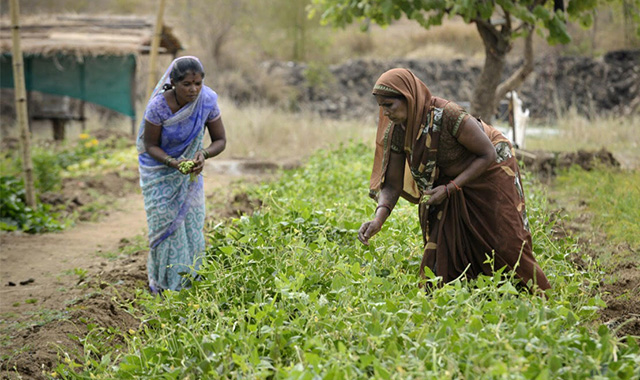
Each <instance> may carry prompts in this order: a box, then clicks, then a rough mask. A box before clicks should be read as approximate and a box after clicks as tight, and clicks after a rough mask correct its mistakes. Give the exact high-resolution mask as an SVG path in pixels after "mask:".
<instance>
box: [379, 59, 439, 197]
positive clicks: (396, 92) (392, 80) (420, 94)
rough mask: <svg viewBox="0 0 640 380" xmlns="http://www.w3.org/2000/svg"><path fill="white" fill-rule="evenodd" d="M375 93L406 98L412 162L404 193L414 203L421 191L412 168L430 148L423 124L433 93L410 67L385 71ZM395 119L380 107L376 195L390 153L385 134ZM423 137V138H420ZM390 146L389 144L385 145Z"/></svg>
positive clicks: (407, 148)
mask: <svg viewBox="0 0 640 380" xmlns="http://www.w3.org/2000/svg"><path fill="white" fill-rule="evenodd" d="M373 94H374V95H382V96H391V97H399V96H400V97H403V98H404V99H405V100H406V101H407V122H406V125H405V139H404V150H405V152H407V155H408V156H407V157H408V159H410V161H408V162H407V167H406V168H405V178H404V186H403V192H402V196H403V197H404V198H406V199H407V200H409V201H411V202H414V203H415V202H417V201H418V199H419V198H420V193H419V191H418V188H417V186H416V184H415V181H414V180H413V178H412V177H411V170H410V168H411V167H416V168H417V167H419V166H420V163H422V162H423V161H424V158H425V155H426V154H427V153H428V150H429V149H428V147H427V146H426V144H425V143H424V142H422V140H420V137H421V136H422V132H423V128H422V127H421V126H422V125H423V124H424V123H425V121H426V119H427V115H428V114H429V110H430V109H429V108H430V104H431V99H432V97H431V92H430V91H429V89H428V88H427V85H425V84H424V83H423V82H422V81H421V80H420V79H418V77H416V76H415V75H414V74H413V73H412V72H411V71H409V70H408V69H402V68H398V69H391V70H389V71H386V72H385V73H383V74H382V75H381V76H380V78H378V80H377V81H376V83H375V85H374V87H373ZM393 127H399V126H394V125H392V122H391V121H390V120H389V118H388V117H387V116H384V114H383V111H382V108H380V118H379V121H378V131H377V137H376V152H375V155H374V161H373V171H372V173H371V181H370V184H369V185H370V186H369V188H370V194H371V195H372V197H374V198H376V197H377V194H378V193H379V191H380V189H381V187H382V183H383V182H384V172H385V171H386V162H385V161H386V160H385V157H387V155H388V154H389V153H388V152H385V149H388V147H385V143H384V140H385V136H390V133H392V132H393ZM419 140H420V141H419ZM386 145H388V144H386Z"/></svg>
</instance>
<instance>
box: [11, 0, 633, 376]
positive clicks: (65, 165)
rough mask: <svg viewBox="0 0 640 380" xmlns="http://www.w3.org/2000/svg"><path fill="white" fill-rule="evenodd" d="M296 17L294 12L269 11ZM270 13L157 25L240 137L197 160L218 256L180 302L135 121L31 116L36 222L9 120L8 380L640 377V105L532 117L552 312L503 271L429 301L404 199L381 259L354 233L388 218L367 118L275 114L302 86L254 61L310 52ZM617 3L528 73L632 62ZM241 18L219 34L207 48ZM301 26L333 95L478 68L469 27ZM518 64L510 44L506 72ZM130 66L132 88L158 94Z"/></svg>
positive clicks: (379, 243) (208, 15) (530, 193)
mask: <svg viewBox="0 0 640 380" xmlns="http://www.w3.org/2000/svg"><path fill="white" fill-rule="evenodd" d="M286 3H291V4H294V2H279V3H278V4H281V5H282V4H285V5H289V4H286ZM23 4H27V6H26V7H23V12H26V13H29V12H32V13H54V12H60V11H61V10H64V11H71V12H87V11H88V10H89V9H88V8H92V7H93V8H95V9H92V10H91V11H94V12H102V13H105V14H108V13H128V14H148V13H149V12H150V10H153V9H154V7H155V6H156V1H155V0H132V1H121V0H105V1H100V2H95V3H94V2H86V1H80V0H61V1H56V2H51V1H41V0H29V1H26V2H23ZM212 4H213V5H212ZM238 4H240V5H242V6H236V5H238ZM296 4H298V3H297V2H296ZM187 5H188V6H187ZM257 6H260V7H262V6H263V4H262V3H261V2H257V1H254V0H242V1H234V2H228V1H211V0H207V1H204V0H179V1H174V2H168V8H167V11H166V14H165V16H166V20H167V22H168V24H169V25H171V26H173V27H175V32H176V34H177V35H178V36H179V37H180V38H181V40H182V41H183V42H184V44H185V47H186V49H185V50H184V51H183V52H182V53H184V54H185V55H186V54H193V55H197V56H199V57H201V58H202V61H203V63H204V65H205V67H206V68H212V69H211V70H210V71H208V73H211V74H213V75H209V74H208V75H207V83H208V84H211V85H213V87H215V88H216V90H220V91H219V93H220V94H221V108H222V109H223V115H224V120H225V125H226V126H227V137H228V140H229V144H228V147H227V150H226V151H225V152H224V153H223V154H222V155H220V156H219V157H217V158H215V159H213V160H209V161H208V164H207V167H206V169H205V173H204V174H205V175H204V180H205V196H206V203H207V204H206V206H207V214H206V219H207V223H206V237H207V243H208V246H207V251H206V260H205V264H204V266H203V268H202V269H201V271H200V276H201V278H200V279H199V281H197V282H195V286H194V287H193V288H191V289H189V290H185V291H182V292H179V293H171V292H169V293H165V295H164V296H163V297H152V296H151V295H150V294H149V293H148V292H147V290H146V289H147V274H146V261H147V255H148V252H149V248H148V243H147V227H146V219H145V213H144V207H143V200H142V196H141V194H140V189H139V186H138V170H137V162H136V152H135V148H134V147H133V145H132V141H131V140H132V139H131V136H130V134H129V131H130V129H131V125H130V123H129V120H123V119H121V118H118V117H115V116H114V115H113V114H111V113H108V112H104V110H100V109H94V108H91V107H89V109H88V115H87V116H88V121H87V124H88V125H87V128H86V130H82V129H81V128H80V124H79V123H75V122H72V123H70V125H69V128H68V129H67V137H68V138H67V140H66V141H64V142H52V141H51V131H50V127H49V125H48V124H45V123H44V122H40V123H34V124H33V125H32V128H33V137H34V138H33V141H34V150H33V157H34V164H35V169H36V175H37V178H38V181H37V184H36V185H37V187H38V191H39V195H40V199H41V200H42V201H43V202H42V204H41V207H39V208H37V209H34V210H31V209H27V208H25V207H24V204H23V203H21V202H20V197H21V196H22V193H21V187H20V183H19V180H15V179H14V177H18V176H19V169H20V166H19V159H18V158H17V152H18V149H17V139H15V137H17V135H18V134H17V128H12V125H9V124H6V123H4V121H3V125H2V128H0V129H1V130H0V132H2V137H3V140H2V150H1V152H2V156H0V175H2V176H3V177H2V183H1V185H2V188H1V189H0V190H2V197H0V198H1V201H2V202H3V203H2V207H3V212H4V211H5V209H6V210H11V212H13V215H14V216H15V215H19V217H17V219H19V221H18V222H16V220H15V219H14V220H11V221H10V222H7V220H6V219H1V220H0V223H1V224H2V229H3V230H11V229H15V230H16V231H0V248H1V253H2V254H1V256H0V276H1V278H2V285H3V286H2V288H0V379H94V378H96V379H209V378H210V379H218V378H234V379H244V378H247V379H365V378H375V379H424V378H428V379H476V378H483V379H556V378H562V379H638V378H640V347H639V339H640V259H639V257H640V256H638V252H639V251H640V240H639V237H640V211H639V210H640V153H639V152H640V149H639V148H640V135H639V134H638V122H637V117H636V116H637V114H636V115H630V116H626V117H622V116H611V115H604V114H603V115H596V116H595V117H591V118H587V117H585V116H584V115H581V114H579V113H578V112H577V111H575V110H573V109H568V110H566V111H567V112H566V114H564V115H562V117H560V118H559V119H557V120H554V121H553V122H552V123H550V124H544V125H532V127H536V128H539V129H540V130H543V131H547V132H549V133H546V134H541V135H536V136H531V137H530V138H528V139H527V146H526V147H527V151H530V152H532V154H534V155H537V156H536V157H538V158H540V157H542V158H543V159H544V161H537V163H538V164H537V165H531V166H527V165H525V163H524V161H523V163H522V166H523V180H524V185H525V193H526V197H527V208H528V215H529V222H530V224H531V228H532V233H533V242H534V254H535V256H536V258H537V260H538V261H539V262H540V264H541V266H542V268H543V269H544V271H545V273H546V274H547V275H548V277H549V280H550V282H551V284H552V287H553V288H552V290H551V291H550V292H549V294H548V298H541V297H537V296H531V295H529V294H526V293H522V292H518V291H517V290H516V284H515V282H514V281H513V279H512V278H511V277H510V276H509V275H508V274H507V275H506V276H498V275H496V276H495V277H481V278H479V279H478V280H475V281H456V282H453V283H451V284H449V285H446V286H443V287H441V288H437V289H436V290H434V291H432V292H430V293H425V292H424V291H422V290H421V289H420V288H419V287H418V286H417V285H418V281H419V278H418V266H419V263H420V259H421V255H422V246H421V245H422V244H421V239H420V227H419V225H418V221H417V209H416V208H415V207H414V206H412V205H410V204H408V203H406V202H404V201H402V202H401V203H400V204H399V205H398V207H397V208H396V209H395V210H394V212H393V215H392V216H391V217H390V218H389V220H388V221H387V223H386V224H385V227H384V229H383V231H382V232H381V233H380V234H379V235H377V236H376V237H375V238H374V239H373V240H372V244H371V246H369V247H365V246H363V245H362V244H360V243H359V242H358V241H357V238H356V231H357V228H358V227H359V226H360V224H361V223H362V222H363V221H366V220H368V218H370V217H371V215H372V214H373V212H374V208H375V204H374V203H373V202H372V201H371V199H369V198H368V196H367V189H368V180H369V175H370V167H371V161H372V157H373V148H372V146H373V139H374V134H375V127H374V124H375V121H374V118H375V115H370V116H367V117H363V118H361V119H357V120H336V119H325V118H321V117H320V116H318V115H315V114H310V113H306V112H301V113H291V112H288V111H284V110H283V107H282V104H285V105H288V104H289V103H290V102H291V99H290V97H291V96H292V95H291V94H292V92H291V91H285V89H284V88H283V87H282V83H280V82H279V81H276V80H275V79H274V78H273V77H271V76H268V75H264V73H261V71H260V70H258V67H259V65H260V64H261V63H262V62H265V61H270V60H276V61H280V62H287V61H290V60H296V59H295V58H296V57H294V56H295V54H296V51H295V49H294V47H295V45H296V44H297V43H300V41H298V40H296V41H293V40H292V39H290V38H287V36H289V34H290V33H289V30H290V29H288V28H291V27H292V26H296V27H297V26H299V25H297V24H296V25H292V23H293V24H295V23H296V22H298V21H296V20H292V19H290V18H285V19H281V18H280V17H279V16H281V14H284V13H283V12H278V8H277V7H271V8H272V9H270V10H269V12H274V13H262V12H254V11H253V7H257ZM616 7H618V8H619V6H618V5H615V6H611V7H609V5H607V7H605V8H606V9H602V8H601V9H600V10H599V11H598V12H596V13H595V16H596V19H597V22H596V25H597V28H594V29H593V30H583V29H581V28H580V27H579V26H578V25H575V24H570V31H571V34H572V36H573V42H572V43H571V44H569V45H567V46H565V47H558V46H555V47H551V46H547V45H546V44H545V43H544V40H543V38H542V37H540V36H538V35H536V37H535V46H536V56H537V58H540V57H546V56H548V55H550V56H554V55H560V56H565V57H566V56H572V55H576V54H577V55H584V56H589V57H599V56H602V54H603V53H605V52H606V51H605V50H610V49H623V48H631V49H634V48H637V47H638V41H637V38H634V39H630V40H628V39H627V38H626V34H625V38H623V37H622V31H621V28H620V25H621V22H622V21H623V20H622V19H621V18H620V17H621V13H620V9H618V8H616ZM211 8H215V9H216V12H211ZM185 20H186V21H185ZM229 20H233V21H234V23H233V24H232V25H231V24H230V25H229V29H228V30H229V33H228V34H226V35H225V34H217V33H219V32H220V30H219V28H218V26H219V25H222V24H224V23H225V22H226V21H229ZM311 21H312V20H309V22H311ZM306 27H310V28H312V29H309V30H308V33H307V34H306V36H307V39H306V40H305V41H303V42H304V43H305V44H306V50H307V51H306V52H303V53H304V54H306V56H305V57H304V58H305V59H306V63H308V64H310V65H311V67H313V68H316V69H317V74H318V78H315V79H316V80H318V81H319V82H322V79H323V77H322V75H321V74H322V73H325V72H326V70H324V69H326V67H327V66H328V65H330V64H337V63H341V62H343V61H344V60H345V59H347V58H349V59H350V58H354V59H357V58H373V59H381V58H385V57H386V58H389V59H391V58H431V57H434V56H436V57H438V58H439V59H442V60H454V59H464V60H467V59H468V60H471V61H477V62H482V60H483V51H482V44H481V42H480V40H479V37H478V35H477V30H476V28H475V26H473V25H466V24H464V23H463V22H462V21H461V20H459V19H452V20H447V21H446V22H445V23H444V25H442V26H441V27H438V28H432V29H430V30H428V31H426V30H424V29H422V28H421V27H419V26H416V25H414V24H413V23H412V22H411V21H408V20H399V21H398V22H397V23H395V24H394V25H392V26H391V27H389V28H380V27H377V26H373V27H372V28H371V30H370V31H369V32H368V33H366V34H365V33H359V32H357V30H358V25H351V26H350V27H348V28H346V29H345V30H330V29H329V28H328V27H318V26H317V25H314V26H311V25H310V24H308V25H306ZM215 38H219V39H218V41H219V42H220V44H219V45H217V46H213V45H212V43H211V41H212V39H215ZM216 48H218V50H216ZM521 50H522V41H516V42H515V44H514V50H513V52H514V53H513V54H512V55H510V57H509V59H510V61H514V62H515V61H518V60H519V59H520V55H519V54H520V53H521ZM182 53H181V55H182ZM168 60H169V57H168V56H164V57H162V59H161V63H160V65H161V66H163V65H166V64H168V62H169V61H168ZM140 63H141V64H140V70H139V71H138V73H137V75H138V78H137V81H138V82H139V83H146V79H147V78H146V75H147V74H148V72H147V68H146V67H145V65H146V61H145V60H144V59H143V60H141V61H140ZM307 79H309V78H307ZM312 79H313V78H312ZM445 79H446V78H445ZM143 87H144V86H142V85H140V86H139V88H138V94H137V98H138V100H139V101H138V104H137V106H138V114H141V108H142V104H141V101H140V99H142V98H143V97H144V94H143V92H144V91H145V89H144V88H143ZM256 89H258V90H261V91H262V92H260V91H257V92H256ZM233 91H236V92H237V93H254V92H256V94H257V96H258V98H259V99H260V101H256V100H255V99H253V100H250V101H248V102H247V103H244V104H242V105H239V104H236V103H235V102H234V101H233V100H231V99H230V98H227V97H225V95H226V94H228V93H232V92H233ZM367 91H368V90H367ZM264 99H268V100H269V101H263V100H264ZM269 102H271V103H269ZM276 105H277V106H276ZM284 108H286V107H284ZM564 111H565V110H563V112H564ZM594 114H595V113H594ZM3 116H4V115H3ZM592 116H593V115H592ZM551 132H553V133H551ZM593 157H596V158H597V157H607V158H612V160H605V161H599V160H592V158H593ZM3 215H4V214H3ZM20 230H23V232H21V231H20ZM24 231H26V232H24ZM430 280H431V281H434V279H430Z"/></svg>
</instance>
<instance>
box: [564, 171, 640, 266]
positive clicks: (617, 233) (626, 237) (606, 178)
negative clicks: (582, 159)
mask: <svg viewBox="0 0 640 380" xmlns="http://www.w3.org/2000/svg"><path fill="white" fill-rule="evenodd" d="M554 192H555V193H557V194H558V197H560V198H564V199H573V200H575V202H574V203H576V204H577V203H580V204H581V205H583V207H584V211H585V212H588V213H589V214H591V215H593V228H594V229H595V230H602V231H604V232H605V234H606V235H607V239H609V240H610V241H611V242H612V243H613V244H624V243H628V244H629V248H630V250H629V251H627V252H628V256H629V257H626V258H622V257H620V256H619V255H617V256H616V261H618V260H621V259H626V260H628V261H637V257H635V256H636V255H635V254H633V253H632V252H638V250H640V224H639V223H638V221H640V172H638V171H620V170H612V169H610V168H609V169H607V168H600V169H597V170H593V171H584V170H582V169H580V168H579V167H573V168H571V169H569V170H566V171H563V172H561V173H559V174H558V176H557V178H556V180H555V184H554Z"/></svg>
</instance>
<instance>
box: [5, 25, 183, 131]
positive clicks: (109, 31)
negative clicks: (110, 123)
mask: <svg viewBox="0 0 640 380" xmlns="http://www.w3.org/2000/svg"><path fill="white" fill-rule="evenodd" d="M153 23H154V19H153V18H145V17H139V16H135V17H134V16H113V15H108V16H94V15H91V16H89V15H47V16H31V17H23V18H22V19H21V23H20V24H21V29H20V37H21V45H22V51H23V55H24V73H25V83H26V87H27V91H29V117H30V118H31V119H49V120H51V121H52V124H53V129H54V138H55V139H62V138H64V127H65V124H66V122H67V121H68V120H84V102H89V103H93V104H97V105H99V106H102V107H105V108H107V109H110V110H113V111H116V112H118V113H120V114H122V115H125V116H128V117H130V118H131V120H132V124H131V125H132V133H135V128H136V123H135V120H136V115H135V109H136V107H135V104H136V102H135V95H136V80H135V79H136V67H137V66H138V62H139V57H140V55H141V54H148V53H149V50H150V46H151V40H152V38H153V33H154V24H153ZM10 28H11V22H10V20H9V19H6V18H2V19H0V52H1V56H0V87H1V88H2V89H12V88H13V72H12V67H11V64H12V60H11V30H10ZM181 49H182V46H181V44H180V41H179V40H178V39H177V37H176V36H175V35H174V34H173V33H172V31H171V28H169V27H167V26H165V25H163V26H162V34H161V37H160V45H159V53H160V54H171V55H173V56H174V57H175V56H176V55H177V53H178V51H179V50H181ZM3 93H4V94H5V96H2V102H3V103H5V104H3V107H2V112H3V113H7V111H9V110H11V111H9V112H13V107H12V106H11V105H10V103H9V101H10V100H12V99H13V97H12V96H6V92H5V91H4V90H3ZM70 98H73V99H76V100H72V99H70Z"/></svg>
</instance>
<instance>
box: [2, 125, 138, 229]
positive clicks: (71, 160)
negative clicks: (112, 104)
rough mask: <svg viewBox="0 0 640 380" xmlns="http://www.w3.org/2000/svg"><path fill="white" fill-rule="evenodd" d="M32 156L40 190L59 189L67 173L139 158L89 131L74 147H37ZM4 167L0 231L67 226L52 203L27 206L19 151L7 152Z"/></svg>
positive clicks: (100, 167) (120, 163)
mask: <svg viewBox="0 0 640 380" xmlns="http://www.w3.org/2000/svg"><path fill="white" fill-rule="evenodd" d="M129 145H130V144H129ZM122 152H126V154H123V153H122ZM31 155H32V162H33V173H34V180H35V187H36V190H37V192H38V193H44V192H48V191H57V190H59V189H60V186H61V184H62V179H63V177H65V176H74V175H76V174H78V173H86V172H87V171H88V172H90V173H96V172H97V171H99V170H101V169H102V168H114V167H119V166H121V165H122V164H124V163H125V160H126V159H131V157H135V154H133V153H132V152H131V151H130V150H124V149H123V146H122V143H121V141H119V140H113V139H108V140H105V141H104V142H103V143H102V144H101V143H100V142H98V140H97V139H95V138H91V137H90V136H89V135H86V134H82V135H81V136H80V140H79V141H78V142H77V143H76V144H73V145H71V146H67V145H62V146H59V147H56V146H35V147H33V149H32V152H31ZM133 159H134V160H135V158H133ZM0 169H2V173H3V174H4V175H3V176H2V177H0V180H1V181H2V183H0V189H1V191H2V200H0V205H2V210H0V231H15V230H22V231H25V232H29V233H41V232H49V231H55V230H60V229H62V228H63V227H64V222H63V221H62V220H59V219H60V215H59V214H58V213H55V212H53V211H54V210H53V209H52V208H51V206H50V205H47V204H42V203H38V205H37V207H36V209H35V210H32V209H31V208H29V207H27V206H26V204H25V202H26V201H25V190H24V182H23V180H22V162H21V158H20V157H19V156H18V152H15V151H14V152H9V153H7V155H6V156H5V157H3V158H2V159H1V160H0ZM16 177H19V178H20V179H19V180H17V179H15V178H16Z"/></svg>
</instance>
